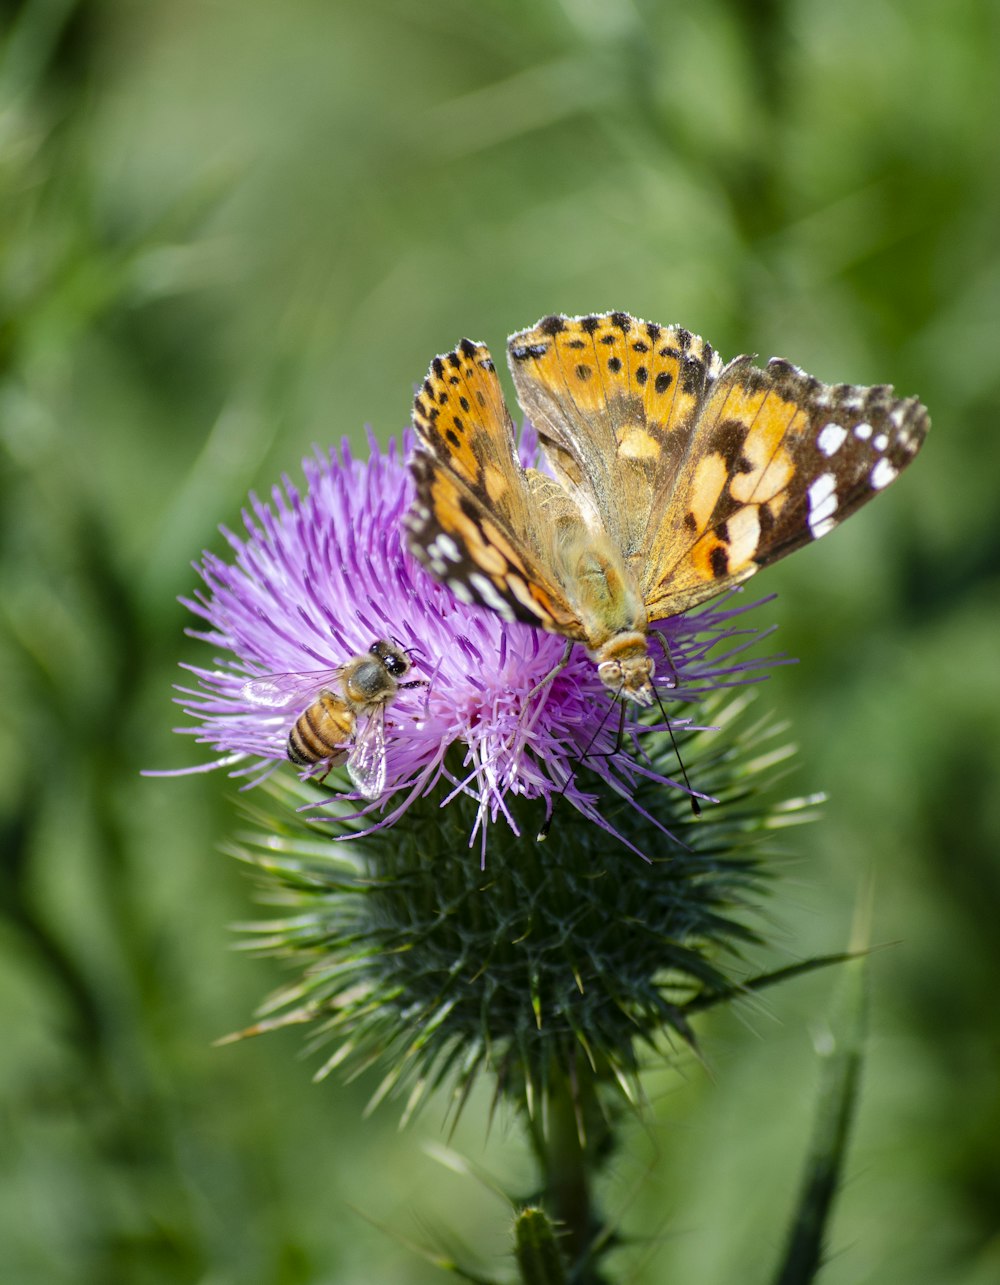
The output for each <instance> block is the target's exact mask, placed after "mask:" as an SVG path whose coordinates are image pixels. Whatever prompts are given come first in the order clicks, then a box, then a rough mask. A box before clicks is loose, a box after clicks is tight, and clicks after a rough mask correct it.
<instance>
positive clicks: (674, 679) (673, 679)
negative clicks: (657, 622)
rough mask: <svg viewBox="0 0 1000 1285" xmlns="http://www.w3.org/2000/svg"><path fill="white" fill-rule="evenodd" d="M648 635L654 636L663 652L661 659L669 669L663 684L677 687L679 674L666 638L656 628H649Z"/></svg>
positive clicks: (679, 679) (679, 678)
mask: <svg viewBox="0 0 1000 1285" xmlns="http://www.w3.org/2000/svg"><path fill="white" fill-rule="evenodd" d="M648 637H649V638H655V639H656V641H657V642H658V643H659V645H660V651H662V652H663V659H664V660H665V661H666V662H667V668H668V669H669V670H670V674H669V676H668V678H667V681H666V683H665V684H664V685H665V686H666V687H669V688H671V689H672V688H675V687H679V686H680V681H681V676H680V673H679V671H678V669H677V666H676V665H675V664H674V659H673V657H672V656H671V654H670V648H669V647H668V646H667V640H666V638H664V636H663V634H661V633H660V631H659V630H658V629H651V630H650V631H649V634H648Z"/></svg>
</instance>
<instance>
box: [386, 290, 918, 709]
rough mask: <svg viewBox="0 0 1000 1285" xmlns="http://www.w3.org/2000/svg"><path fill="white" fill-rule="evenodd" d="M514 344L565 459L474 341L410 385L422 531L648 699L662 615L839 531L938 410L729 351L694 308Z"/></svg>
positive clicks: (441, 571)
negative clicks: (522, 445) (528, 443)
mask: <svg viewBox="0 0 1000 1285" xmlns="http://www.w3.org/2000/svg"><path fill="white" fill-rule="evenodd" d="M508 361H509V364H510V368H511V373H512V375H513V379H514V384H515V387H516V389H517V393H518V398H519V400H520V402H521V406H522V408H523V410H524V411H525V413H526V415H527V417H528V418H529V419H530V421H531V423H532V424H533V426H534V428H535V429H536V431H537V433H538V437H539V444H540V446H541V450H542V452H543V455H544V458H545V460H546V462H547V464H548V466H549V468H550V469H551V476H550V475H549V474H547V473H544V472H541V471H539V470H536V469H530V468H529V469H525V468H524V467H522V465H521V463H520V461H519V459H518V457H517V452H516V446H515V440H514V428H513V424H512V422H511V419H510V415H509V414H508V412H507V408H506V406H505V404H504V401H503V396H502V393H501V390H500V385H499V382H498V380H497V376H496V371H495V369H494V366H493V361H492V359H491V357H490V354H489V350H488V349H487V348H486V347H485V345H483V344H477V343H473V342H472V341H470V340H463V341H462V343H461V344H459V346H458V347H457V348H456V349H455V350H454V351H453V352H451V353H448V354H446V355H444V356H442V357H438V358H435V360H434V362H432V364H431V369H430V371H429V372H428V376H427V379H426V380H425V382H424V385H423V387H422V389H421V390H420V392H419V393H418V395H417V397H416V400H415V404H414V425H415V427H416V430H417V434H418V437H419V440H420V448H421V449H420V450H419V451H418V452H417V454H416V455H415V457H414V459H413V462H412V469H413V474H414V478H415V481H416V492H417V494H416V499H415V501H414V504H413V507H412V508H411V510H410V512H409V514H408V515H407V518H406V527H407V532H408V540H409V546H410V549H411V551H412V552H413V553H414V555H415V556H416V557H417V558H419V559H420V560H421V561H422V562H423V563H424V564H425V565H426V566H427V567H428V569H429V570H430V571H431V572H432V574H434V575H436V576H437V577H438V578H439V579H441V580H443V581H445V582H446V583H447V584H448V585H450V586H451V588H452V589H453V591H454V592H455V594H456V595H457V596H458V597H459V598H462V599H463V600H464V601H467V602H477V603H480V604H482V605H484V606H487V607H489V608H491V609H492V610H494V611H496V612H498V613H499V614H500V615H502V616H504V617H506V618H507V619H510V620H522V621H526V622H527V623H530V624H534V625H537V626H540V627H541V628H543V629H547V630H549V631H550V632H553V633H557V634H561V635H562V636H564V637H565V638H567V639H568V640H569V641H571V642H579V643H582V644H583V645H584V646H585V647H586V649H587V651H588V654H589V655H590V656H591V658H592V659H593V660H594V661H595V662H596V663H597V666H598V672H599V674H600V677H601V679H602V681H603V682H604V683H605V685H606V686H607V687H608V688H609V689H610V690H612V691H614V692H615V693H616V694H620V695H622V696H624V697H626V698H628V699H631V700H633V701H636V702H637V703H638V704H641V705H645V704H649V703H651V702H652V700H653V687H652V679H653V674H654V667H653V660H652V657H651V656H650V655H649V652H648V629H649V624H650V622H653V621H656V620H660V619H664V618H666V617H669V616H672V615H676V614H677V613H679V612H681V611H685V610H687V609H688V608H690V607H693V606H697V605H698V604H699V603H702V602H704V601H706V600H707V599H709V598H711V597H714V596H715V595H716V594H718V593H720V592H722V591H723V590H725V589H728V588H731V587H732V586H734V585H737V584H739V583H741V582H742V581H744V580H746V579H747V578H748V577H749V576H751V575H753V574H754V572H756V571H757V570H758V569H759V568H760V567H761V566H764V565H766V564H767V563H770V562H773V561H775V560H776V559H777V558H779V557H782V556H784V554H786V553H789V552H791V551H792V550H794V549H795V548H798V547H800V546H801V545H803V544H805V543H808V542H809V541H811V540H813V539H818V538H819V537H821V536H822V535H825V534H826V533H827V532H828V531H830V530H832V529H833V528H834V527H835V526H836V525H838V523H839V522H840V521H842V520H843V519H844V518H845V517H847V516H848V515H849V514H850V513H851V512H853V511H854V509H856V508H857V507H858V506H859V505H860V504H862V503H864V502H865V500H867V499H869V498H870V497H871V496H872V495H874V494H875V493H876V492H877V491H879V490H881V489H883V488H884V486H886V485H888V483H889V482H891V481H892V480H893V479H894V478H895V477H896V476H897V475H898V473H899V472H900V471H901V469H902V468H904V467H905V465H906V464H907V463H909V461H910V460H911V459H912V458H913V456H914V455H915V454H916V451H917V450H918V449H919V446H920V445H921V443H922V441H923V438H924V436H925V435H926V432H927V429H928V427H929V420H928V417H927V412H926V410H925V409H924V407H923V406H921V405H920V403H919V402H918V401H917V400H916V398H909V399H905V400H903V399H897V398H896V397H895V396H894V395H893V392H892V389H891V388H889V387H888V386H886V385H878V386H874V387H869V388H862V387H855V386H851V385H844V384H840V385H826V384H823V383H821V382H820V381H819V380H818V379H814V378H812V377H811V376H809V375H806V374H805V373H804V372H803V371H801V370H799V369H798V368H797V367H795V366H793V365H791V363H789V362H786V361H783V360H780V359H776V358H775V359H772V360H771V361H770V362H769V363H768V364H767V366H766V367H765V368H763V369H761V368H758V367H755V366H754V365H753V360H752V358H750V357H737V358H736V359H735V360H733V361H731V362H729V363H728V365H723V363H722V361H721V360H720V359H719V357H718V355H717V354H716V353H715V351H714V350H713V348H712V346H711V345H710V344H708V343H706V342H705V341H704V340H702V339H701V338H699V337H698V336H697V335H694V334H692V333H691V332H690V331H688V330H686V329H684V328H683V327H680V326H661V325H657V324H655V323H652V322H643V321H639V320H637V319H636V318H633V317H630V316H629V315H628V314H626V313H620V312H617V313H608V314H604V315H601V316H596V315H595V316H587V317H575V318H573V317H562V316H552V317H546V318H544V319H543V320H542V321H540V322H539V323H538V324H537V325H536V326H533V327H531V328H530V329H529V330H526V331H521V332H519V333H518V334H515V335H513V336H512V337H511V339H510V340H509V342H508Z"/></svg>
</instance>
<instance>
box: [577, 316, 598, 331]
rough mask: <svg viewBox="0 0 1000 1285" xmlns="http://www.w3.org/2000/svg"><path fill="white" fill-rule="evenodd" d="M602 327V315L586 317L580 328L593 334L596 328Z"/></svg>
mask: <svg viewBox="0 0 1000 1285" xmlns="http://www.w3.org/2000/svg"><path fill="white" fill-rule="evenodd" d="M600 328H601V319H600V317H584V318H583V320H582V321H581V322H580V329H581V330H585V331H586V332H587V334H588V335H592V334H593V333H594V331H595V330H600Z"/></svg>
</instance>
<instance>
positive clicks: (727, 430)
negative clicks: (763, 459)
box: [710, 419, 753, 473]
mask: <svg viewBox="0 0 1000 1285" xmlns="http://www.w3.org/2000/svg"><path fill="white" fill-rule="evenodd" d="M749 431H750V430H749V428H748V426H747V425H746V424H744V423H743V421H742V420H739V419H724V420H723V421H722V423H721V424H717V425H716V427H715V429H714V430H713V432H712V436H711V439H710V448H711V451H712V453H714V454H717V455H721V456H722V458H723V459H724V460H725V461H726V467H727V468H729V469H734V470H735V471H736V472H739V473H744V472H748V471H749V472H751V473H752V472H753V465H751V466H750V468H749V470H747V469H743V468H741V467H740V464H738V463H737V461H740V462H742V456H743V447H744V445H745V443H746V440H747V433H748V432H749Z"/></svg>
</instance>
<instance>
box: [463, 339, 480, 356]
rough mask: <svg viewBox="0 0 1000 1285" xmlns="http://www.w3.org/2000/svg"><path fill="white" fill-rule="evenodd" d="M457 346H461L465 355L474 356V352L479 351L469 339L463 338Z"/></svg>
mask: <svg viewBox="0 0 1000 1285" xmlns="http://www.w3.org/2000/svg"><path fill="white" fill-rule="evenodd" d="M458 346H459V348H461V350H462V352H464V353H465V355H466V357H475V355H476V353H477V352H478V351H479V349H478V348H477V346H476V345H475V344H474V343H473V342H472V340H471V339H463V340H462V342H461V343H460V344H459V345H458Z"/></svg>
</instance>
